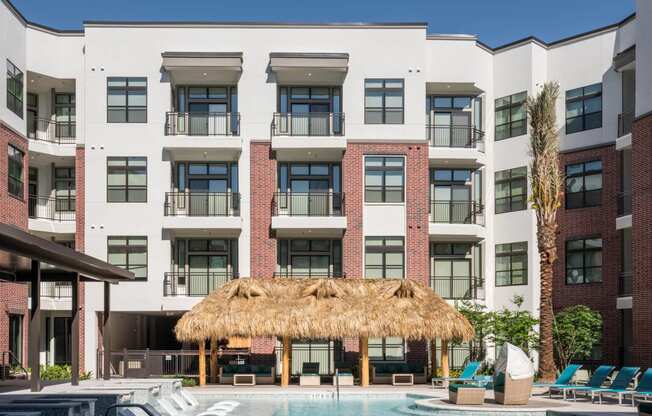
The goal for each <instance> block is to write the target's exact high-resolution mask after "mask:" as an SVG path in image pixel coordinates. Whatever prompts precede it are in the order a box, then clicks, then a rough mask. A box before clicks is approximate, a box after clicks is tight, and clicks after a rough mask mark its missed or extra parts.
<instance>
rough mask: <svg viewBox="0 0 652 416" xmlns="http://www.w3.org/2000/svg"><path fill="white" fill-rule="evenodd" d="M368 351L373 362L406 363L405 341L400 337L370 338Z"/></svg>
mask: <svg viewBox="0 0 652 416" xmlns="http://www.w3.org/2000/svg"><path fill="white" fill-rule="evenodd" d="M368 351H369V359H370V360H372V361H404V360H405V341H403V338H400V337H387V338H369V344H368Z"/></svg>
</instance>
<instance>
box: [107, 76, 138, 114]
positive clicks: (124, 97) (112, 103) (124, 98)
mask: <svg viewBox="0 0 652 416" xmlns="http://www.w3.org/2000/svg"><path fill="white" fill-rule="evenodd" d="M106 85H107V87H106V88H107V91H106V92H107V96H106V104H107V114H106V121H107V123H147V78H145V77H129V78H128V77H108V78H107V79H106Z"/></svg>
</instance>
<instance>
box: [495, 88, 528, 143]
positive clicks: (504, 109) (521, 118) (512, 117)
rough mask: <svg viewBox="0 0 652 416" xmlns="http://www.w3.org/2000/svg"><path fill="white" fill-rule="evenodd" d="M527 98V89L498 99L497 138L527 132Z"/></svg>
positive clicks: (500, 138)
mask: <svg viewBox="0 0 652 416" xmlns="http://www.w3.org/2000/svg"><path fill="white" fill-rule="evenodd" d="M526 99H527V91H523V92H519V93H518V94H513V95H508V96H507V97H502V98H498V99H497V100H496V140H503V139H508V138H510V137H516V136H521V135H523V134H525V133H527V115H526V111H525V101H526Z"/></svg>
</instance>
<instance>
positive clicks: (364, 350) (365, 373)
mask: <svg viewBox="0 0 652 416" xmlns="http://www.w3.org/2000/svg"><path fill="white" fill-rule="evenodd" d="M360 386H361V387H369V338H367V337H360Z"/></svg>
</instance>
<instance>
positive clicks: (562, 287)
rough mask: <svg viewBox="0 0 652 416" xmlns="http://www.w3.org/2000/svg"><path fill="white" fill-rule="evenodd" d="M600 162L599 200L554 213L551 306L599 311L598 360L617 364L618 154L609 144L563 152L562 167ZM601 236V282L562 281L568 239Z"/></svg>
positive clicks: (564, 279)
mask: <svg viewBox="0 0 652 416" xmlns="http://www.w3.org/2000/svg"><path fill="white" fill-rule="evenodd" d="M594 160H601V161H602V203H601V205H600V206H597V207H592V208H576V209H565V208H564V207H562V208H561V209H560V210H559V212H558V220H559V233H558V237H557V250H558V255H559V258H558V261H557V262H556V263H555V275H554V284H553V289H554V292H553V293H554V300H553V302H554V307H555V310H556V311H559V310H560V309H563V308H564V307H567V306H571V305H577V304H583V305H586V306H588V307H590V308H591V309H594V310H597V311H599V312H600V313H601V314H602V319H603V323H604V328H603V343H602V358H601V359H600V361H601V362H606V363H617V360H618V342H616V340H618V339H619V334H620V325H619V319H618V311H617V309H616V298H617V296H618V278H619V264H620V238H619V235H618V231H617V230H616V215H617V200H616V195H617V193H618V192H619V190H620V186H619V183H620V173H619V172H620V163H621V162H620V155H619V152H618V151H616V150H615V147H614V146H613V145H610V146H604V147H598V148H592V149H587V150H578V151H574V152H569V153H563V154H562V155H561V159H560V165H561V168H562V170H563V169H564V168H565V166H566V165H568V164H573V163H581V162H590V161H594ZM592 236H599V237H601V238H602V283H586V284H566V272H565V269H566V259H565V245H566V244H565V243H566V241H567V240H569V239H573V238H581V237H592Z"/></svg>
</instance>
